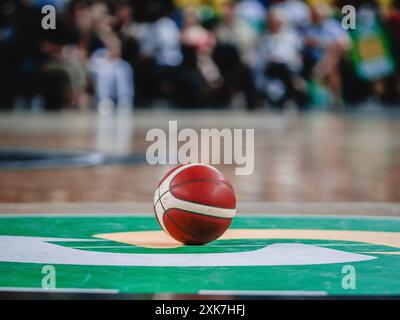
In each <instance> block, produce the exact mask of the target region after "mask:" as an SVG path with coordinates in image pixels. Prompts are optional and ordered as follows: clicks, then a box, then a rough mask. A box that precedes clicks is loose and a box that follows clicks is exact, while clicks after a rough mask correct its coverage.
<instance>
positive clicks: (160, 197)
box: [156, 189, 167, 217]
mask: <svg viewBox="0 0 400 320" xmlns="http://www.w3.org/2000/svg"><path fill="white" fill-rule="evenodd" d="M165 193H166V192H165ZM165 193H164V194H165ZM164 194H163V195H161V196H160V189H158V196H159V198H158V200H157V201H156V203H157V202H158V201H160V204H161V207H162V208H163V210H164V213H163V217H164V214H165V212H166V211H167V210H165V207H164V204H163V203H162V201H161V199H162V197H163V196H164Z"/></svg>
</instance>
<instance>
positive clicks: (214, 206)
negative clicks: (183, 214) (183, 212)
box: [168, 190, 236, 210]
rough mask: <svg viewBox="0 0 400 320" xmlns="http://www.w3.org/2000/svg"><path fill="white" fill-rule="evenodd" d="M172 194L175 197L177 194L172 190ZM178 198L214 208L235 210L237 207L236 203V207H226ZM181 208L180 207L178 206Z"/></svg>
mask: <svg viewBox="0 0 400 320" xmlns="http://www.w3.org/2000/svg"><path fill="white" fill-rule="evenodd" d="M168 191H170V190H168ZM171 194H172V195H173V196H174V197H175V195H174V194H173V193H172V192H171ZM175 198H177V197H175ZM177 199H178V200H181V201H185V202H189V203H194V204H200V205H203V206H207V207H213V208H218V209H227V210H234V209H236V205H235V207H234V208H226V207H222V206H216V205H210V204H204V203H201V202H195V201H190V200H186V199H185V200H184V199H179V198H177ZM178 209H179V208H178Z"/></svg>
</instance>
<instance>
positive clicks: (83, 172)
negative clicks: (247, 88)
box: [0, 111, 400, 203]
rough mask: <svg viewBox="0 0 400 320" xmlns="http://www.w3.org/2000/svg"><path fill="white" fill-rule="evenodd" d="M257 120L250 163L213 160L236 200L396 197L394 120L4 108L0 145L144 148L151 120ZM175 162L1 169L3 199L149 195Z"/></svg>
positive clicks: (159, 124)
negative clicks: (239, 172)
mask: <svg viewBox="0 0 400 320" xmlns="http://www.w3.org/2000/svg"><path fill="white" fill-rule="evenodd" d="M168 120H177V121H178V126H179V128H180V129H182V128H194V129H197V130H199V129H201V128H214V127H215V128H220V129H222V128H254V129H255V170H254V173H253V174H252V175H249V176H236V175H235V168H236V166H235V165H227V166H218V168H219V169H220V170H221V171H223V172H224V174H225V175H226V176H228V177H229V178H230V180H231V181H232V183H233V185H234V187H235V190H236V192H237V196H238V199H239V201H242V202H246V201H285V202H291V201H386V202H398V201H400V140H399V138H398V137H399V136H400V119H398V118H396V117H388V116H385V115H380V114H374V115H348V116H340V115H335V114H330V113H311V114H305V115H296V114H270V113H264V112H260V113H253V114H247V113H241V112H235V113H234V112H228V111H227V112H211V111H208V112H195V113H192V112H184V113H176V112H173V111H162V112H160V111H149V112H147V111H139V112H137V113H135V114H134V115H124V116H121V117H118V116H109V117H108V118H107V117H100V116H98V115H94V114H73V113H62V114H46V115H25V114H10V115H8V114H3V115H2V116H1V117H0V147H19V148H20V147H30V148H62V149H85V150H87V149H90V150H99V151H102V152H106V153H111V154H124V153H132V152H138V153H145V152H146V148H147V147H148V146H149V145H150V142H148V141H146V139H145V136H146V132H147V131H148V130H149V129H152V128H164V129H166V131H167V127H168ZM171 167H172V166H165V165H163V166H161V165H158V166H150V165H148V164H146V163H143V164H138V165H131V166H129V165H125V166H121V165H108V166H99V167H86V168H70V169H49V170H18V171H17V170H14V171H5V170H2V171H0V202H3V203H5V202H115V201H140V202H151V200H152V196H153V191H154V189H155V187H156V185H157V183H158V181H159V179H160V178H161V177H162V176H163V174H164V173H165V172H167V171H168V170H169V169H170V168H171Z"/></svg>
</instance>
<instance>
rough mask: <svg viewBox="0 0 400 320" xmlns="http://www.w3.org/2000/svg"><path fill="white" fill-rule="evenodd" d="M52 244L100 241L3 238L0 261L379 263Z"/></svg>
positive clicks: (316, 255) (321, 253) (275, 250)
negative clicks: (99, 249) (109, 249)
mask: <svg viewBox="0 0 400 320" xmlns="http://www.w3.org/2000/svg"><path fill="white" fill-rule="evenodd" d="M49 241H53V242H55V241H70V242H75V241H79V242H81V241H96V240H88V239H63V238H40V237H22V236H0V261H3V262H21V263H43V264H66V265H92V266H148V267H150V266H152V267H219V266H221V267H222V266H283V265H286V266H290V265H313V264H330V263H346V262H356V261H365V260H371V259H376V257H373V256H368V255H363V254H356V253H350V252H345V251H340V250H333V249H328V248H321V247H317V246H313V245H307V244H299V243H277V244H273V245H270V246H267V247H264V248H262V249H258V250H254V251H245V252H226V253H188V254H171V253H165V254H162V253H161V254H152V253H112V252H95V251H84V250H78V249H74V248H68V247H63V246H60V245H57V244H53V243H49Z"/></svg>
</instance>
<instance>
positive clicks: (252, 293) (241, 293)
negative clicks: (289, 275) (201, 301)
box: [199, 290, 328, 296]
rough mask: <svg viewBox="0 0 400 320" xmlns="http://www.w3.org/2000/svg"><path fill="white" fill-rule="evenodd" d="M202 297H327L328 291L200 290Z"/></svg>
mask: <svg viewBox="0 0 400 320" xmlns="http://www.w3.org/2000/svg"><path fill="white" fill-rule="evenodd" d="M199 294H201V295H224V296H225V295H227V296H229V295H235V296H327V295H328V292H326V291H279V290H276V291H275V290H200V291H199Z"/></svg>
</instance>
